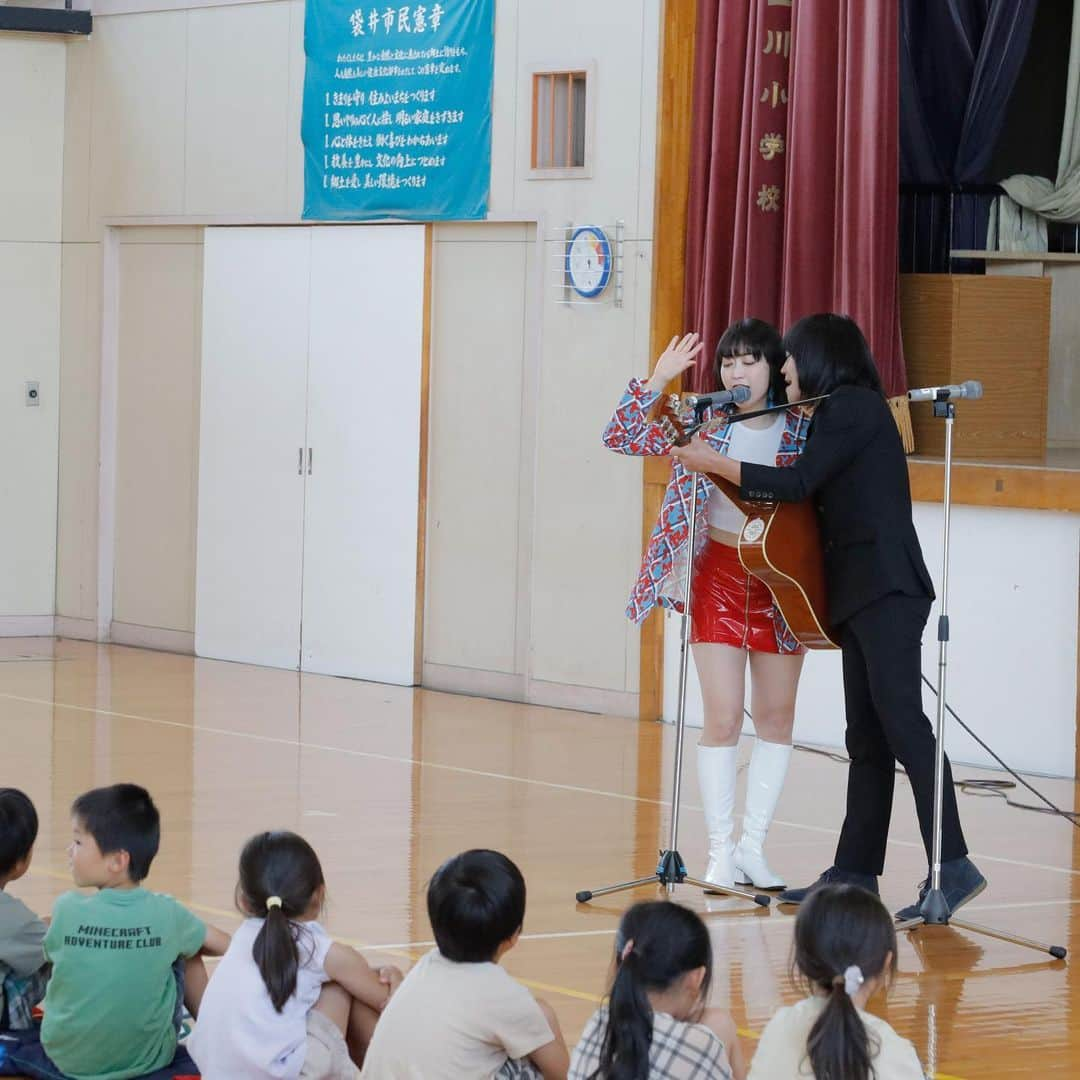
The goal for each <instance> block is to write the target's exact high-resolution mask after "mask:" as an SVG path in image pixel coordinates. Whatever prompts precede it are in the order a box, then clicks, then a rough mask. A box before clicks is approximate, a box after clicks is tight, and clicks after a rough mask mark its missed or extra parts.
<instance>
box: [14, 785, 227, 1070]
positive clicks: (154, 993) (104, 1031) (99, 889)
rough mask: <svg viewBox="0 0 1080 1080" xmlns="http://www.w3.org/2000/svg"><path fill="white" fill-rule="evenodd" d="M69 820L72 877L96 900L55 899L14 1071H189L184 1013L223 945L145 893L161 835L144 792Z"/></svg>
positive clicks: (99, 795) (183, 912) (118, 789)
mask: <svg viewBox="0 0 1080 1080" xmlns="http://www.w3.org/2000/svg"><path fill="white" fill-rule="evenodd" d="M71 815H72V842H71V846H70V848H69V849H68V850H69V853H70V860H71V873H72V877H73V878H74V880H75V884H76V885H77V886H79V887H80V888H93V889H95V890H96V891H95V892H94V893H92V894H91V895H89V896H86V895H83V894H81V893H77V892H67V893H64V894H63V895H62V896H60V897H59V898H58V899H57V901H56V904H55V905H54V907H53V916H52V924H51V925H50V927H49V931H48V933H47V934H46V935H45V955H46V957H47V958H48V959H49V960H51V961H52V965H53V970H52V977H51V978H50V980H49V986H48V990H47V992H46V994H45V1004H44V1009H45V1019H44V1021H43V1022H42V1025H41V1042H40V1045H38V1046H36V1047H34V1046H30V1045H27V1046H26V1047H24V1048H22V1049H20V1051H19V1052H18V1056H19V1060H18V1062H17V1063H18V1064H19V1065H21V1071H23V1072H25V1073H27V1074H29V1075H31V1076H39V1077H56V1076H57V1075H58V1074H63V1075H68V1076H74V1077H78V1078H79V1080H87V1078H108V1080H126V1078H127V1077H136V1076H144V1075H146V1074H149V1073H154V1072H157V1071H158V1070H161V1069H164V1068H166V1067H168V1066H170V1065H171V1064H175V1065H176V1066H177V1067H178V1068H179V1071H181V1072H192V1071H193V1069H192V1068H191V1061H190V1058H189V1057H188V1055H187V1054H186V1053H185V1052H184V1051H183V1049H182V1048H181V1050H180V1051H179V1052H178V1051H177V1034H178V1031H179V1029H180V1018H181V1016H182V1012H183V1006H184V1005H185V1004H186V1005H187V1007H188V1009H189V1010H190V1011H191V1013H192V1015H196V1014H197V1013H198V1009H199V1001H200V999H201V997H202V993H203V991H204V990H205V988H206V968H205V967H204V966H203V962H202V959H201V957H200V953H206V954H207V955H210V956H218V955H221V953H223V952H224V951H225V949H226V947H227V946H228V943H229V936H228V934H225V933H224V932H222V931H221V930H217V929H215V928H214V927H212V926H207V925H205V924H204V923H203V921H202V920H201V919H199V918H196V916H194V915H193V914H192V913H191V912H190V911H188V910H187V908H185V907H184V906H183V905H182V904H179V903H178V902H177V901H176V900H174V899H173V898H172V897H171V896H166V895H165V894H164V893H154V892H150V891H149V890H147V889H144V888H143V887H142V885H141V882H142V881H143V879H144V878H145V877H146V875H147V874H148V873H149V871H150V864H151V863H152V862H153V859H154V856H155V855H156V854H157V850H158V840H159V837H160V818H159V815H158V811H157V807H156V806H154V803H153V800H152V799H151V798H150V794H149V792H147V791H146V790H145V788H141V787H138V786H137V785H135V784H114V785H112V786H111V787H105V788H97V789H95V790H94V791H88V792H87V793H86V794H85V795H80V796H79V798H77V799H76V800H75V803H74V805H73V806H72V808H71ZM9 1056H11V1057H15V1056H16V1055H15V1054H11V1055H9ZM174 1058H175V1059H176V1060H175V1062H174ZM16 1071H19V1070H16Z"/></svg>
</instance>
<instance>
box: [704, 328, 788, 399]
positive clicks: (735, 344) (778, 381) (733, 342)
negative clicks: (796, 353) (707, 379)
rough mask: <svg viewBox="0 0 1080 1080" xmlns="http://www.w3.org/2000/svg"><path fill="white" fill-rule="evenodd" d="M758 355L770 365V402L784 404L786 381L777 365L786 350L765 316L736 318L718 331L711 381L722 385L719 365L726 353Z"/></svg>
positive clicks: (784, 357)
mask: <svg viewBox="0 0 1080 1080" xmlns="http://www.w3.org/2000/svg"><path fill="white" fill-rule="evenodd" d="M729 356H758V357H760V358H761V359H762V360H764V361H765V362H766V363H767V364H768V365H769V402H770V404H772V405H783V404H785V403H786V402H787V382H786V380H785V379H784V376H783V375H782V374H781V371H780V369H781V368H782V367H783V366H784V361H785V360H786V359H787V353H786V352H785V351H784V345H783V342H782V341H781V339H780V331H779V330H777V329H776V327H775V326H773V324H772V323H767V322H765V320H764V319H754V318H749V319H739V320H738V322H733V323H732V324H731V325H730V326H729V327H728V328H727V329H726V330H725V331H724V333H723V334H722V335H721V337H720V341H719V342H718V343H717V346H716V353H715V355H714V356H713V382H714V383H715V385H716V387H717V388H718V389H719V388H720V387H722V386H723V385H724V383H723V380H722V379H721V378H720V367H721V364H722V363H723V360H724V358H725V357H729Z"/></svg>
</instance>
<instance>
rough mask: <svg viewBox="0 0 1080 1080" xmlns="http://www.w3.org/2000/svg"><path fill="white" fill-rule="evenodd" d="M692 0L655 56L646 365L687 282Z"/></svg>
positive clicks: (653, 507) (655, 665)
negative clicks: (653, 188)
mask: <svg viewBox="0 0 1080 1080" xmlns="http://www.w3.org/2000/svg"><path fill="white" fill-rule="evenodd" d="M696 26H697V0H666V2H665V4H664V23H663V42H662V51H661V57H660V88H659V89H660V110H659V120H658V124H659V131H658V138H657V144H656V211H655V218H654V229H653V249H654V255H653V283H652V296H653V300H652V333H651V336H650V344H651V349H650V352H651V357H652V360H651V361H650V362H654V361H655V358H656V357H657V356H659V355H660V353H661V352H662V351H663V348H664V346H665V345H666V344H667V343H668V341H670V340H671V338H672V336H673V335H675V334H678V333H681V332H682V331H683V330H684V329H685V328H684V327H683V325H682V317H683V314H682V313H683V292H684V289H685V284H686V206H687V200H688V197H689V190H690V131H691V121H692V115H691V113H692V110H691V99H692V96H693V80H694V44H695V37H696ZM670 473H671V466H670V463H669V462H668V461H667V459H656V460H648V459H646V462H645V469H644V485H645V486H644V498H643V500H642V507H643V511H642V512H643V515H644V518H643V521H642V536H643V540H642V542H643V544H644V542H645V541H647V540H648V537H649V533H650V532H651V530H652V527H653V524H654V523H655V521H656V515H657V514H658V513H659V510H660V502H661V500H662V499H663V495H664V488H665V486H666V485H667V481H668V478H669V476H670ZM663 668H664V620H663V615H662V613H660V612H654V613H653V614H652V615H650V616H649V617H648V619H646V621H645V624H644V626H643V627H642V630H641V683H640V707H639V716H640V717H641V719H642V720H655V719H657V718H659V716H660V715H661V713H662V711H663V703H664V682H663Z"/></svg>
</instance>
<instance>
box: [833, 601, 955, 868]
mask: <svg viewBox="0 0 1080 1080" xmlns="http://www.w3.org/2000/svg"><path fill="white" fill-rule="evenodd" d="M929 614H930V601H929V600H928V599H922V598H917V597H911V596H903V595H901V594H900V593H891V594H890V595H888V596H885V597H882V598H881V599H880V600H875V601H874V602H873V603H872V604H870V605H868V606H867V607H865V608H863V609H862V610H861V611H858V612H856V613H855V614H854V615H853V616H852V617H851V618H850V619H849V620H848V621H847V622H846V623H844V624H843V626H842V627H840V628H838V629H839V633H840V647H841V649H842V652H843V660H844V703H845V707H846V711H847V734H846V742H847V751H848V756H849V757H850V758H851V766H850V768H849V769H848V788H847V816H846V817H845V818H844V825H843V828H842V829H841V832H840V840H839V843H838V844H837V847H836V865H837V867H839V868H840V869H841V870H849V871H855V872H858V873H862V874H873V875H875V876H876V875H878V874H880V873H881V872H882V870H883V869H884V866H885V842H886V840H887V838H888V835H889V819H890V817H891V816H892V803H893V782H894V780H895V768H896V762H897V761H899V762H900V764H901V765H903V767H904V769H905V771H906V772H907V775H908V780H909V781H910V782H911V787H912V791H913V792H914V794H915V810H916V812H917V814H918V816H919V830H920V832H921V833H922V838H923V844H924V845H925V847H926V857H927V862H928V863H929V861H930V858H931V852H932V850H933V848H932V843H933V841H932V830H933V822H934V755H935V752H936V746H937V743H936V740H935V739H934V732H933V728H932V727H931V726H930V721H929V720H928V719H927V718H926V715H925V714H924V713H923V710H922V685H921V682H920V678H921V672H922V634H923V629H924V627H925V626H926V619H927V616H928V615H929ZM966 854H967V845H966V844H965V843H964V834H963V831H962V830H961V828H960V815H959V813H958V811H957V808H956V791H955V789H954V788H953V782H952V769H951V767H950V765H949V759H948V758H946V759H945V795H944V802H943V806H942V846H941V858H942V861H943V862H945V861H947V860H949V859H957V858H960V857H961V856H962V855H966Z"/></svg>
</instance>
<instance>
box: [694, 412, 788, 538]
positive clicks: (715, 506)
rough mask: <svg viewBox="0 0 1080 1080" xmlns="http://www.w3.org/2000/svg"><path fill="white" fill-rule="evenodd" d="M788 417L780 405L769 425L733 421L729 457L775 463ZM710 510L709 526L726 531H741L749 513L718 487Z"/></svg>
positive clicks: (713, 492)
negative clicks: (759, 426) (744, 511)
mask: <svg viewBox="0 0 1080 1080" xmlns="http://www.w3.org/2000/svg"><path fill="white" fill-rule="evenodd" d="M786 419H787V413H786V412H785V411H784V410H782V409H781V410H780V411H778V412H777V413H776V415H775V416H774V417H773V421H772V423H771V424H769V426H768V427H763V428H752V427H750V425H749V424H746V423H743V424H732V425H731V442H730V443H729V445H728V457H730V458H732V459H733V460H735V461H749V462H751V463H752V464H754V465H775V464H776V454H777V451H779V449H780V438H781V436H782V435H783V434H784V424H785V422H786ZM707 514H708V519H709V527H710V528H713V529H720V530H722V531H723V532H729V533H738V532H742V527H743V525H744V524H745V522H746V515H745V514H743V512H742V511H741V510H740V509H739V508H738V507H737V506H736V505H735V504H734V503H733V502H732V501H731V500H730V499H729V498H728V497H727V496H726V495H725V494H724V493H723V492H722V491H720V490H719V489H718V488H715V487H714V488H713V490H712V493H711V494H710V495H709V505H708V509H707Z"/></svg>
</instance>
